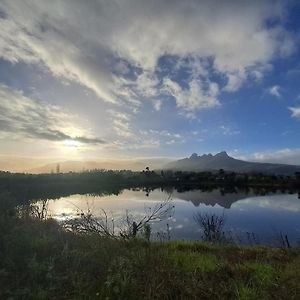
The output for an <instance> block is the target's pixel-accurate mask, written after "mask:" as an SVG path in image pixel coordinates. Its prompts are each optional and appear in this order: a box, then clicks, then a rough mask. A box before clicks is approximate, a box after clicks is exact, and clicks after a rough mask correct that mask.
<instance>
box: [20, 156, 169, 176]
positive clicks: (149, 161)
mask: <svg viewBox="0 0 300 300" xmlns="http://www.w3.org/2000/svg"><path fill="white" fill-rule="evenodd" d="M170 161H172V160H171V159H168V158H145V159H142V158H141V159H124V160H121V159H120V160H106V161H105V160H103V161H100V160H99V161H76V160H74V161H73V160H72V161H71V160H69V161H60V162H59V161H58V162H55V163H50V164H46V165H42V166H39V167H35V168H30V169H27V170H26V171H27V172H28V173H51V172H56V167H57V165H58V164H59V169H60V172H64V173H66V172H82V171H87V170H94V169H107V170H124V169H126V170H133V171H141V170H143V169H145V168H146V167H149V168H150V169H156V168H161V166H162V165H165V164H166V163H168V162H170Z"/></svg>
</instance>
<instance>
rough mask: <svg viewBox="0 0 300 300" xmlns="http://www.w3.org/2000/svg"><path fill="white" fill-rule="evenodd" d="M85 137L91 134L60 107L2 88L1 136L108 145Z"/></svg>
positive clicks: (0, 86)
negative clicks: (77, 124) (76, 123)
mask: <svg viewBox="0 0 300 300" xmlns="http://www.w3.org/2000/svg"><path fill="white" fill-rule="evenodd" d="M82 134H87V132H86V130H85V129H83V128H80V127H78V126H76V125H74V118H73V117H72V116H70V115H68V114H67V113H66V112H64V111H63V110H62V109H61V108H60V107H58V106H54V105H50V104H47V103H43V102H38V101H34V100H32V99H29V98H28V97H25V96H24V95H23V94H22V93H21V92H17V91H13V90H11V89H10V88H8V87H6V86H3V85H0V137H1V135H3V136H4V137H7V136H10V138H12V139H24V138H32V139H43V140H49V141H65V140H73V141H77V142H80V143H84V144H103V143H104V141H103V140H101V139H98V138H95V137H88V136H83V135H82Z"/></svg>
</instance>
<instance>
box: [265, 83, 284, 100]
mask: <svg viewBox="0 0 300 300" xmlns="http://www.w3.org/2000/svg"><path fill="white" fill-rule="evenodd" d="M280 89H281V88H280V86H279V85H273V86H272V87H270V88H269V89H268V92H269V93H270V95H272V96H275V97H277V98H280V97H281V93H280Z"/></svg>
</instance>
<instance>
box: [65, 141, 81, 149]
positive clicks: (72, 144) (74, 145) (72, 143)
mask: <svg viewBox="0 0 300 300" xmlns="http://www.w3.org/2000/svg"><path fill="white" fill-rule="evenodd" d="M64 145H65V146H67V147H72V148H77V147H79V146H80V142H78V141H74V140H65V141H64Z"/></svg>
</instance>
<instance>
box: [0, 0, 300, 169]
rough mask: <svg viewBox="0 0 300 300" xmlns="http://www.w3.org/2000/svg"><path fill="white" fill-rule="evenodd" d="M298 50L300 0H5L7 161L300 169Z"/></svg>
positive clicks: (1, 65) (0, 84)
mask: <svg viewBox="0 0 300 300" xmlns="http://www.w3.org/2000/svg"><path fill="white" fill-rule="evenodd" d="M299 46H300V3H299V1H267V0H266V1H264V0H257V1H256V0H253V1H246V0H245V1H244V0H225V1H220V0H219V1H217V0H210V1H208V0H207V1H206V0H203V1H199V0H185V1H181V0H165V1H159V0H110V1H104V0H103V1H102V0H89V1H84V0H81V1H80V0H53V1H46V0H45V1H44V0H1V1H0V168H1V166H2V168H4V167H3V166H4V164H6V166H7V165H9V164H13V163H14V164H15V163H17V162H20V161H24V160H25V161H27V163H29V162H32V161H34V160H40V161H46V160H48V161H49V160H53V161H54V160H57V159H60V160H61V159H63V160H68V159H73V160H90V159H134V158H141V157H147V158H149V157H168V158H173V157H174V158H177V157H186V156H189V155H190V154H191V153H193V152H196V153H199V154H202V153H209V152H211V153H216V152H219V151H222V150H226V151H227V152H228V153H229V154H230V155H232V156H234V157H237V158H242V159H247V160H254V161H267V162H280V163H290V164H300V53H299ZM1 164H2V165H1Z"/></svg>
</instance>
